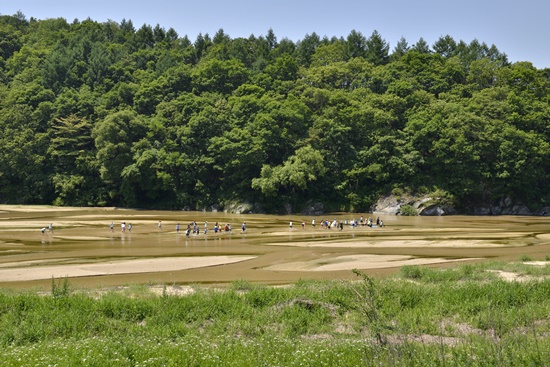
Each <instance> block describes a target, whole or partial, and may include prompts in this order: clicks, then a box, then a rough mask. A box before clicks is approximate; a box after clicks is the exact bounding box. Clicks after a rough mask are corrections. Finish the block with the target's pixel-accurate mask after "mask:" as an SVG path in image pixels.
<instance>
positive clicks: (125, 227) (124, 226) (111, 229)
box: [109, 222, 132, 233]
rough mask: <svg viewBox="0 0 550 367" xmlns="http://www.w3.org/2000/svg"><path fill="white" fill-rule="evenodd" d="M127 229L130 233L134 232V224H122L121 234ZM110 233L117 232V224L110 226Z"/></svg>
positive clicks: (112, 223)
mask: <svg viewBox="0 0 550 367" xmlns="http://www.w3.org/2000/svg"><path fill="white" fill-rule="evenodd" d="M126 229H128V232H130V233H131V232H132V223H128V224H126V222H122V223H120V232H122V233H125V232H126ZM109 231H111V232H114V231H115V222H111V224H110V225H109Z"/></svg>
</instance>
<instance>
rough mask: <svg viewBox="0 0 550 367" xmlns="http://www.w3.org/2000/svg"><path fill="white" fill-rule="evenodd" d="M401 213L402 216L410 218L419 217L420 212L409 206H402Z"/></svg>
mask: <svg viewBox="0 0 550 367" xmlns="http://www.w3.org/2000/svg"><path fill="white" fill-rule="evenodd" d="M399 213H400V214H401V215H404V216H409V217H414V216H416V215H418V212H417V211H416V209H415V208H413V207H412V205H409V204H405V205H401V208H400V209H399Z"/></svg>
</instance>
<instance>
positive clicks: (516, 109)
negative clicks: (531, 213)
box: [0, 13, 550, 212]
mask: <svg viewBox="0 0 550 367" xmlns="http://www.w3.org/2000/svg"><path fill="white" fill-rule="evenodd" d="M282 36H283V37H282V38H280V39H279V38H278V37H277V36H276V35H275V34H274V32H273V31H272V30H271V29H269V30H266V34H265V35H258V36H255V35H251V36H250V37H248V38H231V37H230V36H229V35H227V34H225V33H224V32H223V30H221V29H220V30H219V31H218V32H217V33H216V34H215V35H214V36H213V37H211V36H209V35H208V34H204V35H203V34H200V35H199V36H198V37H197V38H196V39H195V40H190V39H189V38H188V37H187V36H184V35H178V34H177V33H176V32H175V31H174V30H173V29H168V30H166V29H164V28H163V27H162V26H161V25H156V26H155V27H152V26H149V25H143V26H141V27H140V28H136V27H135V26H134V25H133V24H132V22H131V21H130V20H128V21H126V20H124V21H122V22H121V23H116V22H112V21H110V22H105V23H100V22H96V21H93V20H90V19H88V20H84V21H78V20H75V21H73V22H68V21H66V20H65V19H62V18H60V19H47V20H36V19H33V18H30V20H29V19H27V18H26V17H25V16H24V15H23V14H20V13H19V14H16V15H14V16H7V15H3V16H0V203H21V204H55V205H73V206H128V207H143V208H169V209H176V208H184V207H188V208H190V209H202V208H204V207H207V206H209V205H213V204H218V205H221V206H223V205H224V204H226V203H228V202H230V201H236V202H240V201H249V202H254V203H259V204H261V205H262V207H263V208H265V210H268V211H276V210H278V209H280V208H281V207H282V205H283V204H291V205H292V206H293V208H294V210H300V208H301V207H302V206H303V205H304V203H306V202H307V201H308V200H314V201H319V202H322V203H324V204H325V208H326V209H327V210H368V209H369V207H370V206H371V205H372V203H373V202H374V201H375V200H376V199H377V198H378V195H380V194H383V193H389V192H391V191H392V190H398V191H404V192H407V191H408V192H413V193H415V192H420V193H429V192H435V191H437V192H438V193H439V194H438V195H439V196H441V197H445V198H446V200H449V201H451V202H453V203H454V204H455V205H456V206H457V207H458V208H460V209H461V210H462V211H464V212H467V211H468V210H469V208H472V207H473V206H475V205H480V204H482V203H492V202H495V201H497V200H500V199H502V198H511V199H512V200H514V201H521V202H523V203H525V204H527V205H529V206H530V207H531V208H537V207H541V206H546V205H549V203H550V185H549V184H550V180H549V178H550V177H549V174H550V159H549V154H550V147H549V142H550V106H549V101H550V98H549V97H550V69H544V70H540V69H536V68H534V67H533V66H532V64H530V63H528V62H520V63H513V64H512V63H509V62H508V60H507V57H506V55H505V53H503V52H501V51H500V50H498V49H497V47H495V46H494V45H493V46H488V45H486V44H485V43H483V42H480V41H478V40H472V41H462V40H455V39H453V38H452V36H444V37H441V38H440V39H439V40H438V41H437V42H435V43H434V44H433V45H431V46H430V45H428V44H427V43H426V42H425V41H424V40H423V39H422V38H421V39H420V40H418V41H416V42H415V43H412V44H410V45H409V44H408V42H407V41H406V40H405V39H404V38H403V39H401V41H400V42H399V43H398V44H397V45H395V46H394V47H392V48H390V45H389V44H388V43H387V42H386V41H385V40H384V38H383V36H382V35H381V34H379V33H378V32H376V31H374V32H373V33H372V34H371V35H363V34H361V33H360V32H357V31H351V32H350V33H349V35H347V36H346V37H340V35H338V37H340V38H337V37H333V38H330V39H329V38H326V37H325V38H322V37H319V36H318V35H317V34H316V33H311V34H307V35H305V36H304V37H303V39H301V40H299V41H297V42H293V41H291V40H289V39H287V38H284V35H282ZM541 47H543V45H541Z"/></svg>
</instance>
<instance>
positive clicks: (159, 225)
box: [157, 220, 162, 232]
mask: <svg viewBox="0 0 550 367" xmlns="http://www.w3.org/2000/svg"><path fill="white" fill-rule="evenodd" d="M157 228H158V231H159V232H162V221H160V220H159V223H158V224H157Z"/></svg>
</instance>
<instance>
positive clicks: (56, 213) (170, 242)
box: [0, 206, 550, 286]
mask: <svg viewBox="0 0 550 367" xmlns="http://www.w3.org/2000/svg"><path fill="white" fill-rule="evenodd" d="M360 216H363V217H364V218H365V221H366V219H367V218H368V217H369V216H370V217H372V218H373V221H374V220H376V217H377V216H375V215H369V214H368V213H363V214H361V213H359V214H357V213H332V214H326V215H323V216H317V217H315V221H316V223H321V221H322V220H324V219H327V220H330V221H333V220H334V218H336V220H338V221H346V220H347V221H351V220H353V219H359V217H360ZM312 219H313V217H308V216H302V215H289V216H281V215H252V214H250V215H237V214H227V213H202V212H181V211H140V210H117V209H97V208H95V209H94V208H92V209H82V208H47V207H13V206H3V207H2V208H0V269H23V270H24V266H30V265H28V264H29V263H28V262H29V261H32V264H33V265H32V266H34V267H37V266H40V264H41V262H44V261H48V263H49V264H52V263H54V264H55V263H57V264H59V265H60V266H62V265H63V264H64V263H65V261H66V259H76V260H74V261H76V262H80V263H82V264H86V263H99V262H105V261H107V260H106V259H118V260H124V259H140V258H141V259H155V258H170V257H180V258H181V257H190V258H191V259H199V257H201V256H202V257H204V256H221V255H231V256H233V255H251V256H255V257H254V259H250V260H246V261H242V262H239V263H233V264H228V265H219V264H218V265H216V266H202V267H197V268H193V269H184V270H179V271H178V270H176V271H170V272H163V271H162V270H161V271H155V272H154V273H142V272H141V273H131V272H130V273H128V274H123V275H120V274H119V275H102V276H95V275H93V274H90V275H89V276H85V277H79V278H75V279H72V280H71V281H72V282H75V283H77V284H81V285H83V286H84V285H85V286H93V285H98V284H101V285H110V284H128V283H133V282H166V281H171V282H177V283H195V282H203V283H224V282H231V281H234V280H249V281H258V282H264V283H286V282H292V281H295V280H297V279H304V278H317V279H320V278H351V277H352V275H351V269H350V268H346V264H345V263H343V261H342V260H341V259H347V258H349V257H350V256H351V257H353V256H355V257H357V258H361V259H363V258H364V259H367V260H365V261H363V262H354V263H353V264H354V266H355V267H359V268H362V269H364V271H365V272H367V273H371V274H373V275H385V274H390V273H392V272H395V271H396V269H398V267H399V266H400V265H399V264H398V263H395V262H392V261H387V262H386V263H384V264H383V266H379V265H380V264H379V263H378V265H377V267H376V268H375V267H374V266H372V264H371V263H369V261H371V260H372V259H374V258H373V257H372V256H370V257H369V256H366V255H379V256H382V255H384V256H397V255H399V256H407V257H408V258H410V259H413V260H415V261H420V263H421V260H422V259H432V262H433V259H442V260H441V261H440V262H438V263H439V264H440V265H444V264H445V262H444V260H445V259H461V260H463V261H467V260H472V259H476V261H479V260H478V259H486V258H494V259H512V260H517V259H519V257H520V256H522V255H527V256H530V257H532V258H535V259H536V258H541V257H542V258H543V259H544V257H545V256H548V255H550V250H549V246H548V245H549V242H550V235H549V233H550V226H549V223H550V222H549V219H548V218H547V217H516V216H505V217H472V216H447V217H400V216H382V215H381V216H380V219H382V220H383V222H384V224H385V227H383V228H370V227H367V226H363V227H361V226H359V227H357V228H353V227H351V226H349V225H345V226H344V229H343V230H342V231H340V230H338V229H336V228H331V229H321V228H320V227H319V226H316V228H315V229H313V228H312V227H311V226H310V225H306V226H305V228H303V227H302V226H301V225H297V226H294V227H293V228H292V230H289V222H290V221H291V220H292V221H293V222H294V223H302V222H305V223H306V224H307V223H311V220H312ZM159 221H161V222H162V224H163V228H162V230H161V231H160V230H159V229H158V223H159ZM206 221H207V222H208V223H209V230H208V232H207V234H204V232H203V228H204V223H205V222H206ZM123 222H126V223H132V229H131V232H129V231H126V232H122V231H121V229H120V228H121V223H123ZM192 222H196V223H197V225H198V227H199V228H200V229H201V230H200V231H199V234H190V235H189V236H186V233H185V229H186V228H187V224H189V223H192ZM216 222H219V223H223V226H224V225H225V224H231V225H232V228H233V230H232V231H231V232H226V231H224V230H222V231H221V232H220V233H214V230H213V228H214V223H216ZM243 222H246V224H247V230H246V234H242V233H241V231H240V228H241V224H242V223H243ZM49 223H53V226H54V228H55V232H54V233H51V232H49V231H46V232H45V233H44V234H43V233H42V232H41V229H42V228H44V227H45V226H47V225H49ZM111 223H114V224H115V226H114V228H115V229H114V230H113V231H111V229H110V224H111ZM177 223H181V229H182V230H180V231H179V233H178V232H176V224H177ZM223 226H222V227H223ZM117 228H118V231H117ZM390 258H391V257H390ZM368 259H371V260H368ZM379 259H380V258H379ZM321 260H322V263H323V264H325V265H326V264H331V266H325V267H324V268H323V269H331V270H326V271H319V264H320V262H321ZM338 262H341V265H338ZM22 264H26V265H24V266H23V265H22ZM284 264H301V265H299V266H298V265H297V266H294V267H290V268H289V267H286V268H285V267H284ZM277 266H279V267H277ZM350 266H351V265H350ZM270 269H271V270H270ZM273 269H275V270H273ZM280 269H284V270H280ZM143 270H144V269H140V271H143ZM68 275H69V276H70V274H68ZM48 279H50V280H51V275H47V274H46V275H45V277H44V280H42V281H40V280H36V281H27V282H19V283H13V282H11V283H9V284H8V285H14V284H15V285H17V286H32V285H41V284H46V283H47V282H48ZM2 282H4V284H6V283H5V281H4V280H3V279H2V278H1V277H0V283H2Z"/></svg>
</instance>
